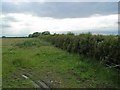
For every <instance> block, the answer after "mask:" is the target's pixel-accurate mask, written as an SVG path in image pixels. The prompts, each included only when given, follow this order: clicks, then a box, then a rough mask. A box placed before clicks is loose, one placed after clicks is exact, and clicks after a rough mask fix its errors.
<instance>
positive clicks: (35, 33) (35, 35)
mask: <svg viewBox="0 0 120 90" xmlns="http://www.w3.org/2000/svg"><path fill="white" fill-rule="evenodd" d="M40 35H41V33H39V32H34V33H33V34H32V37H38V36H40Z"/></svg>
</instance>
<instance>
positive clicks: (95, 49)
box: [46, 33, 120, 65]
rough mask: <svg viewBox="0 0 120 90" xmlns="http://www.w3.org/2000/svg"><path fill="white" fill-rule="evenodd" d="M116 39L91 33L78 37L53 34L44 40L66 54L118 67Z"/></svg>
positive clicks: (118, 46)
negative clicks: (69, 53) (73, 54)
mask: <svg viewBox="0 0 120 90" xmlns="http://www.w3.org/2000/svg"><path fill="white" fill-rule="evenodd" d="M118 37H119V36H112V35H108V36H103V35H92V34H91V33H88V34H80V35H69V34H67V35H64V34H62V35H60V34H59V35H58V34H57V35H56V34H55V35H50V36H47V37H46V40H48V41H50V42H51V43H52V44H54V45H55V46H56V47H59V48H61V49H64V50H67V51H68V52H73V53H78V54H79V55H83V56H87V57H91V58H95V59H97V60H99V61H100V62H101V63H105V64H108V65H119V64H120V53H119V50H120V43H119V41H118V40H119V39H118Z"/></svg>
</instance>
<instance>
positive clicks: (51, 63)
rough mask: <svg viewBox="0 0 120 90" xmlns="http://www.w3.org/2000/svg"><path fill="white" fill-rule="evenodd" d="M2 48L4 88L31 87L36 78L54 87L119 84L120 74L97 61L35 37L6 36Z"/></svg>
mask: <svg viewBox="0 0 120 90" xmlns="http://www.w3.org/2000/svg"><path fill="white" fill-rule="evenodd" d="M2 41H3V47H2V49H3V51H2V64H3V65H2V68H3V72H2V78H3V82H2V83H3V88H30V87H33V88H34V85H33V84H32V83H31V82H30V81H29V80H27V79H24V78H23V77H22V74H24V73H29V74H30V75H31V78H32V79H33V80H42V81H44V82H46V83H47V82H48V81H49V80H52V81H53V83H52V84H50V87H54V88H100V87H118V73H117V72H116V71H115V70H114V69H109V68H106V67H104V66H103V65H101V64H99V62H97V61H96V60H92V59H88V58H85V57H80V56H79V55H76V54H70V53H68V52H66V51H63V50H61V49H58V48H56V47H54V46H52V45H51V44H49V43H48V42H45V41H43V40H40V39H35V38H5V39H3V40H2Z"/></svg>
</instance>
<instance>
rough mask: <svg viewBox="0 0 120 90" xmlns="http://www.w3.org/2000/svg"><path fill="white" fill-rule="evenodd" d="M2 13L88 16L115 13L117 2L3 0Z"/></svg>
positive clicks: (65, 16)
mask: <svg viewBox="0 0 120 90" xmlns="http://www.w3.org/2000/svg"><path fill="white" fill-rule="evenodd" d="M2 8H3V13H31V14H33V15H37V16H42V17H53V18H71V17H88V16H91V15H93V14H102V15H108V14H115V13H117V12H118V6H117V2H46V3H38V2H30V3H21V4H20V5H16V4H13V3H10V2H6V3H5V2H3V4H2Z"/></svg>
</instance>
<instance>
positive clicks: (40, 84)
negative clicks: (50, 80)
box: [21, 73, 51, 90]
mask: <svg viewBox="0 0 120 90" xmlns="http://www.w3.org/2000/svg"><path fill="white" fill-rule="evenodd" d="M21 76H22V77H23V78H24V79H29V80H30V82H32V84H33V85H34V87H35V88H41V89H43V90H44V89H47V90H51V88H50V87H49V85H47V84H46V83H45V82H44V81H42V80H33V79H32V78H31V75H30V74H28V73H24V74H22V75H21Z"/></svg>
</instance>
